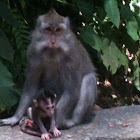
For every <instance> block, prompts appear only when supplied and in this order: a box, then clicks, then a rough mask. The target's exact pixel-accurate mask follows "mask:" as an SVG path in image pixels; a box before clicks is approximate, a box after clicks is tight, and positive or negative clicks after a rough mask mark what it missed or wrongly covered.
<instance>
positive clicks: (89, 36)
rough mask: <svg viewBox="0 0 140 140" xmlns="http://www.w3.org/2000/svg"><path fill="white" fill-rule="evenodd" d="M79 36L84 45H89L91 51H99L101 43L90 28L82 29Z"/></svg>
mask: <svg viewBox="0 0 140 140" xmlns="http://www.w3.org/2000/svg"><path fill="white" fill-rule="evenodd" d="M80 36H81V38H82V39H83V41H84V42H85V43H87V44H88V45H90V46H91V47H92V48H93V49H95V50H97V51H98V52H99V51H100V50H101V48H102V46H103V43H102V40H101V38H100V37H99V36H98V35H96V34H95V33H94V31H93V29H92V27H90V26H86V27H85V28H84V29H83V28H82V29H81V30H80Z"/></svg>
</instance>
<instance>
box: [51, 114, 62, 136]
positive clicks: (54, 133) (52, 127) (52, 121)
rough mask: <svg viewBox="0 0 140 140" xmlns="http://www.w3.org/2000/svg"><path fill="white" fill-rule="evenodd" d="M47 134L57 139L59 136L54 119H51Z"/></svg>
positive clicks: (59, 132)
mask: <svg viewBox="0 0 140 140" xmlns="http://www.w3.org/2000/svg"><path fill="white" fill-rule="evenodd" d="M49 132H52V133H53V137H55V138H57V137H60V136H61V131H59V130H58V129H57V128H56V126H55V117H54V116H53V117H52V118H51V126H50V130H49Z"/></svg>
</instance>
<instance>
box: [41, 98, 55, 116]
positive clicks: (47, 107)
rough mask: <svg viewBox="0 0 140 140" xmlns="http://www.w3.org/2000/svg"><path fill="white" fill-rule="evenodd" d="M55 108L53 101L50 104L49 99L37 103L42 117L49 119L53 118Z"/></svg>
mask: <svg viewBox="0 0 140 140" xmlns="http://www.w3.org/2000/svg"><path fill="white" fill-rule="evenodd" d="M55 106H56V105H55V101H54V102H52V100H51V99H50V98H47V99H45V100H40V101H39V102H38V108H40V110H41V112H42V113H43V114H44V116H46V117H49V118H51V117H53V116H54V111H55Z"/></svg>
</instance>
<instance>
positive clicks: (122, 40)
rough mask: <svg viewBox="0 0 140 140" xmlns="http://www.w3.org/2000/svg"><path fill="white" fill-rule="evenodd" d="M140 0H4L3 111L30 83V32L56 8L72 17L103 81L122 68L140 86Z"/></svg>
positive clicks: (0, 5)
mask: <svg viewBox="0 0 140 140" xmlns="http://www.w3.org/2000/svg"><path fill="white" fill-rule="evenodd" d="M139 3H140V1H139V0H133V1H130V0H127V1H126V0H104V1H103V0H94V1H93V0H87V1H84V0H71V1H70V0H42V1H33V0H30V1H27V0H11V1H9V0H2V1H1V2H0V25H1V29H0V99H1V102H0V110H1V111H5V110H7V109H8V108H10V107H12V106H14V105H16V103H17V102H18V99H19V97H20V93H21V91H22V86H23V83H24V70H25V67H26V51H27V46H28V44H29V32H30V30H31V29H32V28H33V27H34V24H35V20H36V18H37V16H38V15H41V14H44V13H46V12H47V11H48V10H49V9H50V8H51V7H54V8H55V9H56V11H57V12H58V13H59V14H61V15H63V16H69V17H70V19H71V22H72V25H73V29H74V31H75V33H78V34H79V38H80V39H81V41H82V42H83V44H84V46H85V48H86V49H87V50H88V52H89V53H90V55H91V58H92V60H93V61H95V63H96V65H97V66H98V70H99V72H100V75H101V76H100V77H101V79H105V78H110V77H112V76H113V75H115V74H116V73H117V72H118V71H120V69H121V71H122V72H123V74H121V75H120V76H121V77H122V79H123V80H124V83H125V80H126V79H130V83H131V84H133V85H135V87H136V88H137V89H138V90H140V68H139V63H140V47H139V32H140V14H139V8H140V6H139ZM130 69H131V72H130ZM128 70H129V71H128ZM100 77H99V80H100ZM125 78H126V79H125Z"/></svg>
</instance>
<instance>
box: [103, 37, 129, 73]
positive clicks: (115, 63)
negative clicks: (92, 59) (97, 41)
mask: <svg viewBox="0 0 140 140" xmlns="http://www.w3.org/2000/svg"><path fill="white" fill-rule="evenodd" d="M102 53H103V54H102V55H101V58H102V60H103V64H104V65H105V67H106V68H107V70H110V71H111V73H112V74H115V73H116V71H117V69H118V68H119V67H120V66H121V65H123V66H124V67H125V70H126V71H127V68H128V59H127V57H126V55H125V54H123V53H122V52H121V51H120V50H119V49H118V48H117V46H116V44H115V43H114V42H113V41H112V42H111V43H110V44H109V41H108V40H107V39H104V47H103V49H102Z"/></svg>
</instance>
